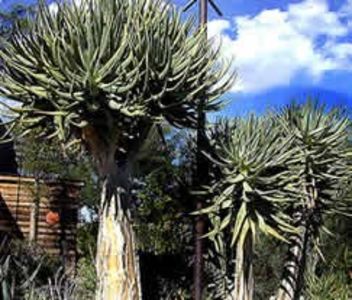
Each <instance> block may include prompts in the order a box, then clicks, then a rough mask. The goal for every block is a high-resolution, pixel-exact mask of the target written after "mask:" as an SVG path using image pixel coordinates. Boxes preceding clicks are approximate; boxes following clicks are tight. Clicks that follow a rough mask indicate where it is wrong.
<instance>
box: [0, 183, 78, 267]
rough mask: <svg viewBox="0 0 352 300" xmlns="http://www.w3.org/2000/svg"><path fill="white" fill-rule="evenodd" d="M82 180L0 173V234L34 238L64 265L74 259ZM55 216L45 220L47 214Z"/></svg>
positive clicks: (71, 262)
mask: <svg viewBox="0 0 352 300" xmlns="http://www.w3.org/2000/svg"><path fill="white" fill-rule="evenodd" d="M81 187H82V183H80V182H73V181H60V182H59V181H46V182H44V181H40V182H37V181H35V180H34V179H33V178H29V177H17V176H0V236H1V235H5V234H10V235H11V236H13V237H16V238H22V239H26V240H32V241H35V242H36V243H37V244H38V245H39V246H40V247H43V249H45V250H46V251H47V252H48V253H49V254H52V255H55V256H60V257H61V258H62V259H63V262H64V263H65V264H66V265H72V264H74V263H75V261H76V234H77V223H78V207H79V194H80V189H81ZM49 213H51V214H52V215H53V214H54V215H56V216H59V220H58V222H57V223H56V224H49V223H51V222H48V214H49Z"/></svg>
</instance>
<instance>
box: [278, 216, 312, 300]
mask: <svg viewBox="0 0 352 300" xmlns="http://www.w3.org/2000/svg"><path fill="white" fill-rule="evenodd" d="M299 229H300V232H299V233H298V234H296V235H293V236H291V238H290V247H289V250H288V254H287V260H286V262H285V266H284V271H283V275H282V279H281V284H280V288H279V291H278V295H277V298H276V299H277V300H296V299H299V298H300V296H301V291H302V288H303V286H302V285H303V278H304V271H305V266H306V252H307V246H308V240H309V233H308V227H307V222H306V221H302V223H301V225H300V227H299Z"/></svg>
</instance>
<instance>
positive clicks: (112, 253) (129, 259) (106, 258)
mask: <svg viewBox="0 0 352 300" xmlns="http://www.w3.org/2000/svg"><path fill="white" fill-rule="evenodd" d="M111 160H113V162H111ZM111 160H110V163H112V165H113V166H116V163H115V162H114V159H113V158H112V159H111ZM109 169H110V168H109ZM128 183H129V172H128V164H127V163H123V164H120V166H119V167H118V169H112V171H111V172H109V173H108V174H107V175H106V177H105V180H104V183H103V188H102V195H101V207H100V224H99V233H98V244H97V257H96V265H97V276H98V285H97V292H96V300H139V299H141V287H140V277H139V266H138V257H137V255H136V251H135V237H134V232H133V228H132V223H131V219H130V212H129V199H128V198H129V184H128Z"/></svg>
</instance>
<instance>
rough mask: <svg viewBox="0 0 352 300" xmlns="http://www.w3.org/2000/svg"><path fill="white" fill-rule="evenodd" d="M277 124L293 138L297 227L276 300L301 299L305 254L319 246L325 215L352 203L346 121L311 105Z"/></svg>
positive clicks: (294, 110)
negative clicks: (349, 189) (349, 195)
mask: <svg viewBox="0 0 352 300" xmlns="http://www.w3.org/2000/svg"><path fill="white" fill-rule="evenodd" d="M279 119H280V122H281V126H282V133H283V134H284V135H285V136H286V137H291V138H292V143H291V147H293V148H292V150H294V151H293V152H292V153H293V155H292V160H290V164H289V173H290V178H291V192H292V193H291V196H292V197H293V198H292V199H293V200H294V201H293V202H292V206H291V207H290V214H291V215H292V216H293V217H294V223H295V226H297V228H299V233H298V234H294V235H291V236H290V248H289V253H288V257H287V261H286V264H285V268H284V272H283V279H282V283H281V287H280V290H279V293H278V299H280V300H289V299H296V298H297V297H299V296H300V295H301V292H302V288H303V278H304V271H305V268H306V264H307V263H306V261H307V259H308V250H309V249H312V246H314V244H315V246H318V244H317V243H315V242H316V241H317V240H316V238H317V237H318V236H319V232H320V231H321V229H322V228H323V226H324V216H325V215H327V214H329V215H331V214H348V213H349V212H350V205H351V199H350V197H346V195H345V194H346V193H345V191H346V187H347V186H348V185H349V178H350V171H351V167H350V166H351V163H350V162H351V145H350V141H349V134H350V121H349V119H348V118H347V116H344V115H343V114H342V113H341V112H339V111H338V110H333V111H330V112H325V111H324V107H318V106H317V105H316V104H314V103H312V102H307V104H305V105H296V104H293V105H291V106H290V107H288V108H286V109H285V110H284V111H283V112H282V113H281V116H280V118H279ZM315 249H317V248H316V247H315ZM310 252H312V251H310Z"/></svg>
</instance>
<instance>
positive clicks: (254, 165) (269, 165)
mask: <svg viewBox="0 0 352 300" xmlns="http://www.w3.org/2000/svg"><path fill="white" fill-rule="evenodd" d="M213 136H214V138H213V139H212V140H213V141H215V142H214V144H215V145H214V147H215V151H214V152H215V156H214V155H213V157H212V159H213V160H214V162H215V163H216V165H218V166H219V167H220V170H221V173H222V174H221V176H220V177H221V179H220V180H218V178H219V175H218V176H217V177H218V178H217V179H216V180H215V182H214V184H213V185H211V186H210V187H209V189H208V193H210V194H211V195H214V198H213V202H212V205H211V206H209V207H207V208H205V209H204V210H203V212H204V213H208V214H209V216H210V219H211V221H212V225H213V231H211V232H209V233H208V236H210V237H211V238H212V239H214V241H215V242H216V244H217V245H218V247H222V237H221V235H219V233H221V232H222V231H224V230H225V229H226V228H230V231H231V232H232V245H233V246H235V248H236V272H235V289H234V294H233V299H241V300H250V299H252V297H253V287H254V280H253V262H252V260H253V251H254V244H255V240H256V236H257V232H258V231H261V232H263V233H265V234H268V235H271V236H273V237H275V238H278V239H281V240H285V238H284V236H283V234H284V233H285V232H293V231H294V228H292V227H291V226H290V225H289V217H288V216H287V215H285V214H284V209H283V208H284V207H287V206H288V203H287V202H288V200H287V197H286V195H287V191H286V187H287V182H288V180H287V167H286V166H287V163H288V160H289V159H290V157H291V153H290V151H288V145H289V144H290V138H285V137H283V136H282V135H281V134H280V129H279V127H278V124H277V122H275V121H274V120H273V119H272V118H256V117H253V116H252V117H250V118H248V119H246V120H242V119H239V120H235V121H234V122H233V123H232V124H231V123H224V124H223V125H222V126H219V125H218V126H216V127H215V130H214V131H213ZM214 157H215V159H214Z"/></svg>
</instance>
